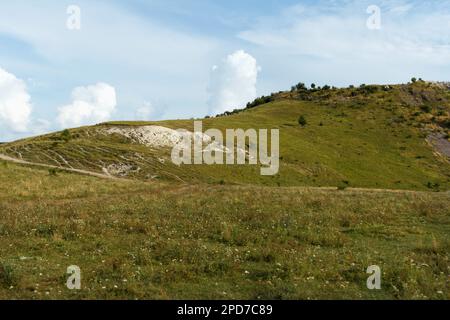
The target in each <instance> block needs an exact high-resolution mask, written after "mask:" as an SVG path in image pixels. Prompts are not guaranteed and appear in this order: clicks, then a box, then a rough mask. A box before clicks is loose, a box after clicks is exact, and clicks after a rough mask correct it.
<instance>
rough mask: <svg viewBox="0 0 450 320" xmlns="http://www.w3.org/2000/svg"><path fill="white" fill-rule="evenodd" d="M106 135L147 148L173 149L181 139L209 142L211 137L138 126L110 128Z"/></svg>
mask: <svg viewBox="0 0 450 320" xmlns="http://www.w3.org/2000/svg"><path fill="white" fill-rule="evenodd" d="M106 133H107V134H120V135H123V136H125V137H127V138H129V139H131V140H133V141H135V142H137V143H140V144H143V145H146V146H148V147H154V148H161V147H169V148H171V147H174V146H175V145H176V144H178V143H179V142H180V141H181V140H182V139H183V137H189V136H191V137H193V136H194V135H196V138H200V139H202V140H203V142H206V143H207V142H210V141H211V137H210V136H208V135H205V134H202V133H197V132H196V133H193V132H190V131H181V130H173V129H170V128H166V127H161V126H140V127H111V128H108V129H107V130H106Z"/></svg>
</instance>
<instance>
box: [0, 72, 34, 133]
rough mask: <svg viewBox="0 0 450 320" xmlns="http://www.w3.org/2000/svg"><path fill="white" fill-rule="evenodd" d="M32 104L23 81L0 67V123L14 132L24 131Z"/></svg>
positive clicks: (28, 122) (26, 128)
mask: <svg viewBox="0 0 450 320" xmlns="http://www.w3.org/2000/svg"><path fill="white" fill-rule="evenodd" d="M31 111H32V106H31V102H30V96H29V95H28V93H27V89H26V85H25V82H24V81H22V80H20V79H18V78H17V77H16V76H15V75H13V74H12V73H9V72H7V71H5V70H3V69H2V68H0V124H2V127H3V126H5V127H7V128H9V129H10V130H13V131H15V132H25V131H27V130H28V126H29V124H30V116H31Z"/></svg>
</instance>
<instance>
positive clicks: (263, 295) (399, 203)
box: [0, 163, 450, 299]
mask: <svg viewBox="0 0 450 320" xmlns="http://www.w3.org/2000/svg"><path fill="white" fill-rule="evenodd" d="M0 181H1V184H0V240H1V243H2V246H1V247H0V298H3V299H11V298H20V299H22V298H31V299H60V298H62V299H75V298H85V299H103V298H107V299H116V298H125V299H173V298H190V299H197V298H211V299H220V298H244V299H248V298H256V299H307V298H312V299H317V298H326V299H328V298H338V299H343V298H351V299H361V298H367V299H448V298H450V296H449V290H448V275H449V252H450V247H449V245H450V241H449V234H450V212H449V208H450V196H449V194H448V193H425V192H409V193H402V192H396V193H394V192H368V191H358V190H355V191H352V190H344V191H335V190H334V191H333V190H320V189H308V188H297V187H292V188H277V187H252V186H244V187H243V186H211V185H203V184H199V185H185V184H173V183H172V184H169V183H143V182H130V181H107V180H100V179H96V178H93V177H83V176H78V175H74V174H68V173H61V172H59V173H57V174H56V175H50V174H49V172H48V171H47V170H43V169H32V168H27V167H21V166H17V165H12V164H4V163H0ZM73 264H75V265H78V266H80V267H81V270H82V290H80V291H70V290H68V289H67V288H66V287H65V282H66V276H67V275H66V274H65V272H66V268H67V267H68V266H69V265H73ZM373 264H377V265H379V266H380V267H381V268H382V272H383V276H382V290H380V291H376V292H374V291H369V290H368V289H367V288H366V286H365V283H366V278H367V276H368V275H366V274H365V269H366V268H367V267H368V266H369V265H373Z"/></svg>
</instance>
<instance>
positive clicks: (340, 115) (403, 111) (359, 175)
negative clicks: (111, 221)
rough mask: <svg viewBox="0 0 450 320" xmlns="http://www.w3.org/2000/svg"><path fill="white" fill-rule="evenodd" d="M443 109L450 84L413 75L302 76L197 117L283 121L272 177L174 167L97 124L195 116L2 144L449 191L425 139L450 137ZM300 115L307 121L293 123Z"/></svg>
mask: <svg viewBox="0 0 450 320" xmlns="http://www.w3.org/2000/svg"><path fill="white" fill-rule="evenodd" d="M449 112H450V90H449V88H448V85H445V84H435V83H429V82H423V81H418V82H415V83H412V84H407V85H394V86H374V85H370V86H361V87H358V88H352V87H351V88H344V89H336V88H328V87H324V88H321V89H315V90H307V89H305V88H304V87H303V86H301V85H300V86H297V88H296V89H293V90H292V91H290V92H280V93H277V94H273V95H271V96H269V97H263V98H260V99H257V100H256V101H255V102H254V103H252V104H249V106H248V108H246V109H244V110H236V111H235V112H231V113H227V114H226V115H222V116H220V117H215V118H207V119H203V124H204V129H208V128H218V129H221V130H223V131H224V130H225V129H227V128H229V129H234V128H243V129H248V128H255V129H258V128H267V129H279V130H280V156H281V160H280V171H279V173H278V175H276V176H261V175H260V174H259V167H257V166H250V165H246V166H224V165H213V166H208V165H200V166H199V165H182V166H181V167H178V166H176V165H174V164H173V163H172V162H171V160H170V149H167V148H166V149H165V148H156V149H155V148H148V147H147V146H144V145H142V144H139V143H136V142H133V141H131V140H130V139H127V138H125V137H124V136H120V135H116V134H113V135H111V134H104V133H102V132H104V130H106V129H107V128H112V127H129V126H142V125H158V126H165V127H168V128H173V129H178V128H185V129H188V130H193V121H192V120H177V121H161V122H111V123H105V124H100V125H97V126H92V127H83V128H77V129H71V130H70V131H68V132H67V131H66V132H64V133H61V132H59V133H55V134H49V135H46V136H42V137H37V138H30V139H25V140H22V141H18V142H14V143H8V144H5V145H1V146H0V153H3V154H6V155H8V156H11V157H15V158H19V159H24V160H27V161H31V162H36V163H45V164H51V165H55V166H61V167H66V168H76V169H85V170H91V171H95V172H102V170H103V168H105V167H108V166H113V167H114V168H116V170H115V171H114V173H113V175H114V174H115V175H119V176H123V177H127V178H137V179H140V180H179V181H184V182H205V183H211V184H218V183H220V184H257V185H266V186H318V187H319V186H333V187H361V188H389V189H410V190H430V189H432V190H448V189H449V187H450V164H449V161H448V156H446V155H445V154H444V153H443V152H440V153H439V151H440V150H438V149H436V148H434V147H433V146H432V144H430V143H429V142H427V138H429V137H433V136H435V135H438V136H439V137H441V138H440V142H442V141H444V143H449V142H448V132H449V126H450V120H449ZM300 116H303V117H304V119H305V120H306V125H305V126H301V125H299V123H298V119H299V117H300ZM446 139H447V140H446ZM117 167H119V170H117ZM121 167H125V168H126V170H122V171H124V172H122V171H121V169H120V168H121Z"/></svg>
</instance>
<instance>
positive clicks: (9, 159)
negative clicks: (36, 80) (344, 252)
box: [0, 153, 450, 194]
mask: <svg viewBox="0 0 450 320" xmlns="http://www.w3.org/2000/svg"><path fill="white" fill-rule="evenodd" d="M0 160H3V161H7V162H13V163H16V164H23V165H29V166H37V167H43V168H53V169H58V170H61V171H66V172H72V173H78V174H82V175H87V176H92V177H96V178H101V179H108V180H120V181H133V180H130V179H126V178H119V177H115V176H112V175H107V174H102V173H98V172H93V171H87V170H80V169H73V168H63V167H58V166H53V165H49V164H43V163H36V162H29V161H25V160H21V159H17V158H13V157H10V156H7V155H5V154H2V153H0ZM180 180H181V179H180ZM181 181H182V182H184V184H187V183H186V182H185V181H183V180H181ZM298 187H300V188H305V189H313V190H329V191H338V188H337V187H307V186H303V187H302V186H298ZM346 190H347V191H356V192H358V191H360V192H390V193H422V192H427V191H415V190H401V189H379V188H347V189H346ZM443 193H445V194H450V191H446V192H443Z"/></svg>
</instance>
